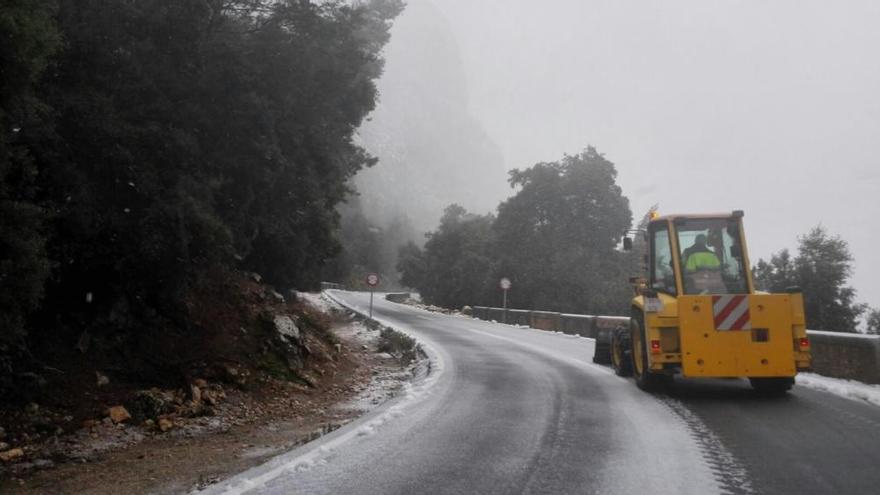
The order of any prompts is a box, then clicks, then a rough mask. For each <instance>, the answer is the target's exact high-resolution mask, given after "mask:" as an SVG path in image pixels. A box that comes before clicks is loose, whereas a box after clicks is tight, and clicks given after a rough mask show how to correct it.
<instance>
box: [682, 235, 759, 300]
mask: <svg viewBox="0 0 880 495" xmlns="http://www.w3.org/2000/svg"><path fill="white" fill-rule="evenodd" d="M676 232H677V234H678V245H679V248H680V249H681V253H680V260H681V271H682V275H683V277H682V278H683V280H682V281H683V283H684V291H685V294H745V293H747V292H748V284H747V281H746V273H745V269H744V267H743V261H742V247H741V246H740V238H741V237H740V231H739V222H737V220H736V219H732V218H731V219H726V218H718V219H689V220H687V221H684V222H677V223H676Z"/></svg>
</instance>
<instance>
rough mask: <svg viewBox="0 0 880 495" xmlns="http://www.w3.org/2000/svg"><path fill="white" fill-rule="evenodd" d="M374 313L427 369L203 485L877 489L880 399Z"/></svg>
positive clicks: (393, 489) (510, 332)
mask: <svg viewBox="0 0 880 495" xmlns="http://www.w3.org/2000/svg"><path fill="white" fill-rule="evenodd" d="M334 295H335V297H337V298H338V299H340V300H342V301H343V302H345V303H346V304H348V305H351V306H353V307H359V308H361V309H366V307H367V304H368V300H369V296H368V295H367V294H363V293H355V292H341V291H334ZM374 316H376V317H377V319H379V320H380V321H382V322H383V323H385V324H388V325H392V326H394V327H397V328H400V329H403V330H405V331H407V332H408V333H411V334H412V335H413V336H415V337H417V338H418V339H419V340H420V341H422V342H423V343H424V344H425V347H426V349H427V351H428V353H429V355H430V356H431V360H432V363H433V368H432V370H431V372H430V373H429V374H428V375H427V378H423V379H419V380H418V381H417V382H416V384H415V385H414V387H413V388H412V390H411V391H410V392H409V393H407V394H405V395H404V396H402V397H401V398H399V399H397V400H395V401H392V402H391V403H389V404H388V405H386V406H385V407H383V408H380V409H379V410H377V411H374V412H373V413H370V414H369V415H367V416H366V417H364V418H362V419H361V420H359V421H357V422H355V423H352V424H349V425H347V426H346V427H343V428H341V429H340V430H337V431H336V432H334V433H333V434H331V435H328V436H326V437H324V438H323V439H321V440H318V441H316V442H313V443H311V444H308V445H306V446H303V447H301V448H299V449H296V450H294V451H292V452H290V453H287V454H284V455H283V456H280V457H279V458H277V459H275V460H273V461H270V462H269V463H267V464H266V465H264V466H261V467H257V468H255V469H253V470H250V471H247V472H245V473H242V474H241V475H239V476H237V477H235V478H233V479H231V480H229V481H228V482H226V483H224V484H221V485H218V486H215V487H213V488H212V489H211V490H210V491H209V492H210V493H272V494H275V493H277V494H281V493H359V494H361V493H363V494H371V493H375V494H411V493H644V492H647V491H652V492H653V493H676V494H680V493H695V494H705V493H774V494H775V493H798V494H803V493H880V407H876V406H871V405H868V404H863V403H860V402H855V401H851V400H848V399H843V398H838V397H836V396H833V395H830V394H827V393H823V392H816V391H813V390H808V389H804V388H799V387H795V390H794V391H793V392H792V393H791V394H790V395H789V396H787V397H784V398H781V399H766V398H759V397H756V396H755V395H754V394H753V393H752V391H751V389H750V388H749V386H748V384H747V383H746V382H744V381H741V380H711V381H705V380H703V381H700V380H677V381H676V385H675V386H674V388H673V389H671V390H670V391H669V392H667V393H666V394H659V395H656V396H654V395H649V394H646V393H644V392H641V391H640V390H638V389H637V388H636V387H635V385H634V384H633V383H632V382H631V381H630V380H627V379H623V378H619V377H616V376H614V375H613V374H612V373H611V372H610V370H609V369H607V368H605V367H602V366H597V365H594V364H592V362H591V357H592V351H593V343H592V341H591V340H589V339H582V338H578V337H573V336H568V335H561V334H556V333H550V332H541V331H536V330H531V329H519V328H514V327H509V326H505V325H498V324H492V323H488V322H481V321H477V320H473V319H469V318H464V317H455V316H445V315H440V314H434V313H428V312H426V311H422V310H418V309H415V308H411V307H408V306H403V305H399V304H395V303H390V302H387V301H384V300H383V299H382V298H381V297H376V298H375V307H374Z"/></svg>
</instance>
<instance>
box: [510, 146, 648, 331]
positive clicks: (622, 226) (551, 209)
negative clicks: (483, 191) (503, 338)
mask: <svg viewBox="0 0 880 495" xmlns="http://www.w3.org/2000/svg"><path fill="white" fill-rule="evenodd" d="M616 177H617V171H616V170H615V168H614V164H613V163H611V162H610V161H608V160H607V159H606V158H605V157H604V156H603V155H601V154H600V153H599V152H598V151H596V149H595V148H592V147H589V148H587V149H586V150H585V151H584V152H583V153H580V154H578V155H573V156H569V155H566V156H565V157H563V159H562V160H561V161H559V162H551V163H539V164H536V165H535V166H533V167H531V168H529V169H526V170H523V171H520V170H514V171H512V172H511V177H510V184H511V186H512V187H514V188H518V189H519V191H518V192H517V194H516V195H515V196H513V197H511V198H510V199H508V200H507V201H505V202H503V203H502V204H501V205H500V206H499V207H498V219H497V221H496V222H495V225H494V229H493V230H494V232H495V237H496V243H495V251H496V252H497V253H498V256H499V258H500V266H499V271H498V272H497V273H498V274H500V275H503V276H507V277H509V278H510V279H511V280H512V281H513V284H514V287H515V288H516V289H515V290H512V291H511V294H510V296H511V304H512V305H513V306H515V307H524V308H533V309H543V310H554V311H569V312H578V313H594V314H626V312H627V311H628V309H629V304H628V301H629V299H630V295H631V292H630V289H629V287H628V286H627V279H628V276H629V275H630V273H628V272H629V271H630V269H629V267H628V266H627V256H626V255H624V254H623V253H621V252H619V251H617V249H616V246H617V245H618V243H619V242H620V239H621V237H622V236H623V235H624V234H625V233H626V231H627V230H628V229H629V228H630V225H631V223H632V214H631V212H630V208H629V201H628V200H627V198H626V197H624V196H623V194H622V191H621V188H620V186H618V185H617V183H616Z"/></svg>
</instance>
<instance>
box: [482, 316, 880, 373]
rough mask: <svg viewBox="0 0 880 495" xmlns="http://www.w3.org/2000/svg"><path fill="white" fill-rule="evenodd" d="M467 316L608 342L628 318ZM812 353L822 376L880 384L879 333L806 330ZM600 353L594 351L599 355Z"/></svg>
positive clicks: (600, 343)
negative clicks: (865, 333)
mask: <svg viewBox="0 0 880 495" xmlns="http://www.w3.org/2000/svg"><path fill="white" fill-rule="evenodd" d="M471 316H473V317H474V318H477V319H480V320H486V321H496V322H499V323H508V324H511V325H527V326H529V327H531V328H536V329H540V330H548V331H553V332H563V333H567V334H570V335H581V336H583V337H589V338H593V339H596V345H597V346H599V347H605V346H608V345H610V341H611V330H613V329H615V328H626V327H627V326H629V318H627V317H621V316H594V315H580V314H570V313H554V312H551V311H529V310H523V309H508V310H507V312H506V314H505V310H504V309H503V308H491V307H487V306H474V307H473V308H472V311H471ZM807 334H808V335H809V337H810V346H811V348H812V354H813V371H815V372H816V373H819V374H821V375H824V376H831V377H835V378H845V379H848V380H858V381H860V382H865V383H875V384H880V335H864V334H859V333H845V332H825V331H819V330H807ZM603 354H604V353H597V355H603Z"/></svg>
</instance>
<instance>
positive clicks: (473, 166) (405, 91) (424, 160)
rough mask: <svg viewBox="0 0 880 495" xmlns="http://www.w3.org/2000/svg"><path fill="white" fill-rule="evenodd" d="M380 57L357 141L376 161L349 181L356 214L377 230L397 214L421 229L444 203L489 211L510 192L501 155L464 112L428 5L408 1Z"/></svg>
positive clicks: (459, 73)
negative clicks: (374, 93) (356, 197)
mask: <svg viewBox="0 0 880 495" xmlns="http://www.w3.org/2000/svg"><path fill="white" fill-rule="evenodd" d="M385 55H386V66H385V72H384V74H383V76H382V78H381V79H380V80H379V83H378V88H379V92H380V102H379V105H378V106H377V108H376V110H375V111H374V112H373V114H372V115H371V118H370V119H369V120H368V121H367V122H365V123H364V125H363V126H362V128H361V130H360V132H359V134H360V138H361V143H360V144H362V145H363V146H364V147H365V148H366V149H367V150H368V151H370V152H371V153H372V154H373V155H375V156H376V157H377V158H379V163H378V164H377V165H376V166H374V167H372V168H371V169H367V170H363V171H362V172H360V173H359V174H358V175H357V176H356V178H355V185H356V187H357V189H358V191H359V192H360V194H361V198H360V204H361V206H362V208H363V212H364V215H365V216H366V217H367V218H368V219H370V220H371V221H373V222H374V223H376V224H378V225H383V226H384V225H385V224H387V223H389V221H390V220H392V219H394V218H399V217H400V216H402V215H405V216H407V217H409V218H410V219H411V222H412V225H413V226H414V227H415V228H416V229H417V230H419V231H428V230H431V229H433V228H434V227H435V226H436V224H437V221H438V219H439V218H440V215H441V214H442V212H443V208H444V207H445V206H447V205H449V204H450V203H458V204H460V205H462V206H464V207H465V208H467V209H468V210H469V211H472V212H475V213H482V212H488V211H491V210H494V208H495V207H496V205H497V204H498V202H499V200H501V199H503V198H504V197H506V196H507V195H509V191H510V188H509V187H508V185H507V174H506V167H505V164H504V158H503V156H502V154H501V151H500V149H499V148H498V146H497V145H496V144H495V143H494V142H493V141H492V139H491V138H490V137H489V136H488V135H487V134H486V131H485V130H484V128H483V127H482V125H481V124H480V122H478V121H477V120H476V119H474V117H473V115H472V114H471V112H470V110H469V109H468V91H467V81H466V79H465V74H464V70H463V68H462V62H461V56H460V52H459V47H458V45H457V43H456V41H455V38H454V35H453V33H452V31H451V29H450V27H449V25H448V23H447V20H446V18H445V17H444V16H443V14H442V13H440V11H438V10H437V9H436V7H435V6H434V5H433V4H432V3H430V2H421V1H414V2H411V3H410V4H409V5H408V7H407V9H406V10H405V11H404V13H403V14H402V15H401V16H400V17H399V18H398V19H397V21H396V22H395V25H394V28H393V30H392V37H391V42H390V44H389V45H388V46H387V48H386V54H385ZM417 241H421V239H417Z"/></svg>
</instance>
